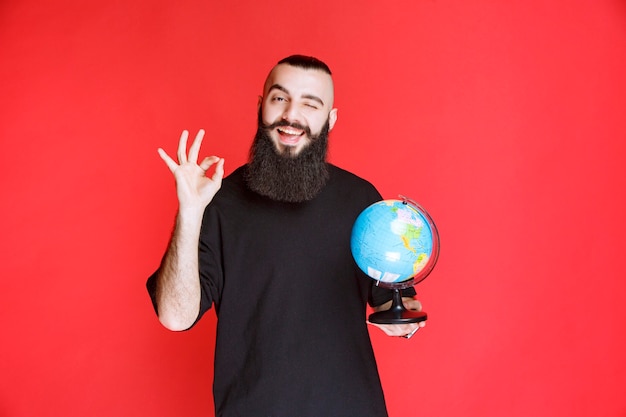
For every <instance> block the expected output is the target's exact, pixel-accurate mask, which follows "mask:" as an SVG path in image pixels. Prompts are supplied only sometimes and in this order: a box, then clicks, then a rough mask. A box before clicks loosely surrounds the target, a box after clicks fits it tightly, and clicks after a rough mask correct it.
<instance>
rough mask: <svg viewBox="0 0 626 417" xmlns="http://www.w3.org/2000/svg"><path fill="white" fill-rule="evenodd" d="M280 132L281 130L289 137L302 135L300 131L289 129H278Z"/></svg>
mask: <svg viewBox="0 0 626 417" xmlns="http://www.w3.org/2000/svg"><path fill="white" fill-rule="evenodd" d="M278 130H280V131H281V132H283V133H284V134H287V135H299V134H301V133H302V132H301V131H300V130H293V129H289V128H286V129H278Z"/></svg>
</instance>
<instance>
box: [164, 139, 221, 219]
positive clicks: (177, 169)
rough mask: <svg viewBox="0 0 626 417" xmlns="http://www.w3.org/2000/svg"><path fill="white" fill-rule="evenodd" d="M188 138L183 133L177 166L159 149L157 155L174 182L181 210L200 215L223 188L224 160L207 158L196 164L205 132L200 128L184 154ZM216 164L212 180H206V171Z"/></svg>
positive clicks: (207, 178)
mask: <svg viewBox="0 0 626 417" xmlns="http://www.w3.org/2000/svg"><path fill="white" fill-rule="evenodd" d="M188 138H189V132H188V131H186V130H184V131H183V133H182V135H181V136H180V142H179V143H178V152H177V156H178V163H176V161H174V160H173V159H172V158H171V157H170V156H169V155H168V154H167V153H166V152H165V151H164V150H163V149H161V148H159V149H158V152H159V155H160V156H161V158H162V159H163V161H165V163H166V164H167V166H168V167H169V169H170V171H172V173H173V174H174V178H175V179H176V193H177V195H178V203H179V205H180V210H181V211H193V212H196V213H202V212H204V208H205V207H206V206H207V205H208V204H209V203H210V202H211V200H212V199H213V197H214V196H215V194H216V193H217V191H218V190H219V189H220V187H221V186H222V178H223V177H224V160H223V159H222V158H219V157H217V156H209V157H206V158H204V159H203V160H202V162H200V164H198V154H199V152H200V145H201V144H202V139H203V138H204V130H202V129H201V130H200V131H199V132H198V134H197V135H196V139H195V140H194V141H193V143H192V144H191V147H190V148H189V153H188V154H187V139H188ZM216 163H217V165H216V166H215V172H214V173H213V175H212V176H211V177H207V175H206V173H207V171H208V170H209V168H211V166H212V165H214V164H216Z"/></svg>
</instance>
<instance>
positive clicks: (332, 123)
mask: <svg viewBox="0 0 626 417" xmlns="http://www.w3.org/2000/svg"><path fill="white" fill-rule="evenodd" d="M335 122H337V109H332V110H331V111H330V113H328V131H331V130H333V127H334V126H335Z"/></svg>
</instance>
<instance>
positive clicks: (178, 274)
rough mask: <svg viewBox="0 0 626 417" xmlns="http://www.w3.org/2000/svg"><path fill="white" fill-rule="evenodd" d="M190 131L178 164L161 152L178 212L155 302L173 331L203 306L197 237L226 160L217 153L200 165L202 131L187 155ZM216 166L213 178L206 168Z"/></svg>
mask: <svg viewBox="0 0 626 417" xmlns="http://www.w3.org/2000/svg"><path fill="white" fill-rule="evenodd" d="M188 136H189V133H188V132H187V131H183V134H182V135H181V137H180V142H179V144H178V153H177V155H178V163H177V162H176V161H174V160H173V159H172V158H170V156H169V155H167V153H166V152H165V151H164V150H163V149H159V155H160V156H161V158H162V159H163V161H165V163H166V165H167V166H168V167H169V169H170V171H172V173H173V174H174V178H175V179H176V194H177V196H178V203H179V208H178V214H177V216H176V224H175V226H174V232H173V233H172V238H171V240H170V243H169V246H168V248H167V251H166V252H165V256H164V257H163V261H162V262H161V266H160V268H159V271H158V274H157V279H156V305H157V313H158V316H159V321H160V322H161V324H163V326H165V327H166V328H168V329H170V330H185V329H188V328H189V327H191V326H192V325H193V323H194V322H195V320H196V318H197V317H198V312H199V309H200V296H201V290H200V278H199V272H198V240H199V237H200V228H201V226H202V216H203V214H204V209H205V208H206V206H207V205H208V204H209V203H210V202H211V200H213V197H214V196H215V194H216V193H217V191H218V190H219V189H220V187H221V185H222V178H223V176H224V160H223V159H221V158H218V157H216V156H211V157H207V158H205V159H204V160H203V161H202V162H201V163H200V164H198V162H197V161H198V153H199V151H200V145H201V144H202V139H203V137H204V131H203V130H200V131H199V132H198V134H197V135H196V138H195V140H194V142H193V144H192V145H191V147H190V148H189V154H187V138H188ZM214 164H216V166H215V172H214V174H213V176H212V177H211V178H209V177H207V176H206V172H207V170H208V169H209V168H210V167H211V166H212V165H214Z"/></svg>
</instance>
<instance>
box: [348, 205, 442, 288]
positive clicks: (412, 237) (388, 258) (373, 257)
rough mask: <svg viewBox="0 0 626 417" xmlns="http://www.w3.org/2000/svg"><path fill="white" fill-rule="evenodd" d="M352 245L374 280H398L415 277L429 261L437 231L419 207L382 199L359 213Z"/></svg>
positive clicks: (358, 258) (367, 272)
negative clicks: (432, 227) (432, 228)
mask: <svg viewBox="0 0 626 417" xmlns="http://www.w3.org/2000/svg"><path fill="white" fill-rule="evenodd" d="M435 233H436V232H435ZM350 247H351V250H352V255H353V257H354V260H355V261H356V263H357V265H358V266H359V268H360V269H361V270H362V271H363V272H365V273H366V274H367V275H369V276H370V277H371V278H372V279H375V280H378V281H382V282H385V283H398V282H402V281H406V280H408V279H411V278H413V277H415V276H416V275H418V274H419V273H420V271H422V270H423V269H424V267H425V266H426V265H427V264H428V261H429V259H430V257H431V255H432V252H433V231H432V230H431V227H430V225H429V222H428V220H427V218H426V217H425V215H424V214H423V213H421V212H420V210H418V208H417V207H415V206H413V205H411V204H407V203H406V202H404V201H401V200H382V201H379V202H377V203H374V204H372V205H371V206H369V207H368V208H366V209H365V210H363V212H361V214H360V215H359V216H358V218H357V219H356V221H355V223H354V226H353V228H352V236H351V240H350Z"/></svg>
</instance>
